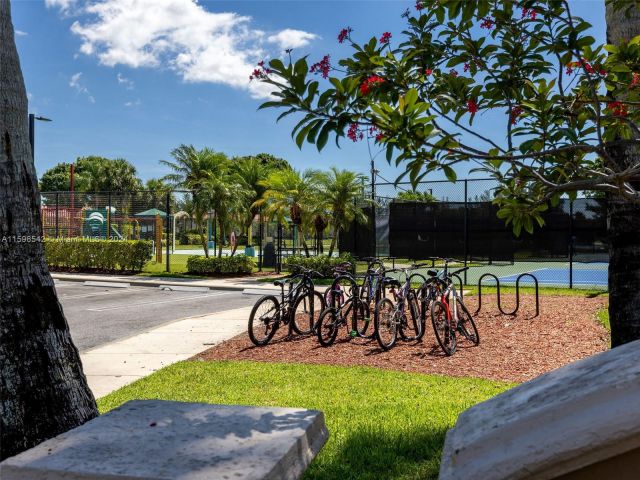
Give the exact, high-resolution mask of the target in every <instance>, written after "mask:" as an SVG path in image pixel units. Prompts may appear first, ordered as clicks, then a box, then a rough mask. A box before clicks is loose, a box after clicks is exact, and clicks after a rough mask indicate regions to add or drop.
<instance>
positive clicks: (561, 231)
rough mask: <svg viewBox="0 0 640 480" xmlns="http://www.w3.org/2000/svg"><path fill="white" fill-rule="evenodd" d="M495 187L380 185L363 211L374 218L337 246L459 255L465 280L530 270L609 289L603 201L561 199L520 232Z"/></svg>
mask: <svg viewBox="0 0 640 480" xmlns="http://www.w3.org/2000/svg"><path fill="white" fill-rule="evenodd" d="M496 186H497V184H496V183H495V181H491V180H487V179H480V180H459V181H457V182H447V181H442V182H441V181H431V182H422V183H420V184H418V186H417V187H416V188H413V187H412V186H410V185H408V184H392V183H382V184H376V188H375V195H376V196H375V198H376V201H375V205H376V206H375V207H374V208H371V207H369V208H367V210H366V212H367V214H368V216H369V221H368V222H367V223H366V224H354V225H352V226H351V228H350V229H349V230H348V231H347V232H344V233H343V234H341V236H340V238H339V240H340V241H339V248H340V251H341V252H345V251H346V252H350V253H352V254H354V255H356V256H359V257H365V256H374V255H376V256H378V257H381V258H384V257H392V258H394V259H395V260H394V262H396V261H402V260H403V259H404V260H406V261H411V260H418V261H420V260H425V259H428V258H429V257H450V258H456V259H460V260H462V261H464V262H465V264H467V265H469V266H470V270H469V272H468V275H466V274H465V282H467V281H468V282H476V281H478V278H479V277H480V276H481V275H482V273H485V272H489V273H494V274H496V275H497V276H498V277H499V278H500V281H501V282H505V283H507V284H509V283H511V284H512V283H513V282H515V280H516V279H517V277H518V275H520V274H522V273H532V272H533V273H535V275H536V277H537V278H538V279H539V281H540V282H541V284H542V285H545V284H546V285H555V286H581V287H597V288H606V285H607V263H608V261H609V255H608V244H607V202H606V200H605V199H604V198H590V197H586V198H577V199H575V200H570V199H568V198H566V199H562V200H561V201H560V202H559V203H558V205H556V206H554V207H549V209H548V210H547V211H546V212H544V214H543V219H544V225H543V226H541V227H540V226H538V225H537V224H535V228H534V231H533V233H527V232H526V231H524V230H523V231H522V232H521V233H520V235H519V236H516V235H514V233H513V228H512V225H507V224H506V223H505V221H504V220H503V219H500V218H498V207H497V206H496V205H494V204H493V202H492V201H493V199H494V198H495V195H494V192H495V187H496ZM374 226H375V228H374ZM483 265H485V266H488V267H483Z"/></svg>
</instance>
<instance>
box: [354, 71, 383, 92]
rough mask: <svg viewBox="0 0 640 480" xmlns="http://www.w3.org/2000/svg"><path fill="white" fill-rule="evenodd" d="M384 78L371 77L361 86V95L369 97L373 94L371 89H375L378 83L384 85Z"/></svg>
mask: <svg viewBox="0 0 640 480" xmlns="http://www.w3.org/2000/svg"><path fill="white" fill-rule="evenodd" d="M383 82H384V78H382V77H379V76H377V75H371V76H370V77H369V78H367V79H366V80H365V81H364V82H362V84H361V85H360V93H361V94H362V95H368V94H369V92H371V87H375V86H376V85H377V84H378V83H383Z"/></svg>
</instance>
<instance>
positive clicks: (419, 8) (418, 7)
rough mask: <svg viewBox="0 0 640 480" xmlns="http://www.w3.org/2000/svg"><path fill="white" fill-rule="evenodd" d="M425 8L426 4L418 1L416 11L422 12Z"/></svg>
mask: <svg viewBox="0 0 640 480" xmlns="http://www.w3.org/2000/svg"><path fill="white" fill-rule="evenodd" d="M423 8H424V3H422V2H421V1H420V0H417V1H416V10H418V11H420V10H422V9H423Z"/></svg>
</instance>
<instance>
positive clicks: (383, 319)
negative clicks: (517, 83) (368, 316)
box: [373, 298, 398, 350]
mask: <svg viewBox="0 0 640 480" xmlns="http://www.w3.org/2000/svg"><path fill="white" fill-rule="evenodd" d="M397 315H398V312H397V310H396V307H395V305H394V304H393V302H392V301H391V300H389V299H388V298H383V299H382V300H380V301H379V302H378V304H377V305H376V310H375V316H374V323H373V326H374V329H373V331H374V334H375V337H376V340H377V341H378V345H380V348H382V349H383V350H389V349H390V348H392V347H393V346H394V345H395V344H396V338H397V330H396V318H397Z"/></svg>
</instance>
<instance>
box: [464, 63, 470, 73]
mask: <svg viewBox="0 0 640 480" xmlns="http://www.w3.org/2000/svg"><path fill="white" fill-rule="evenodd" d="M470 68H471V65H469V62H465V63H464V71H465V72H468V71H469V69H470Z"/></svg>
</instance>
